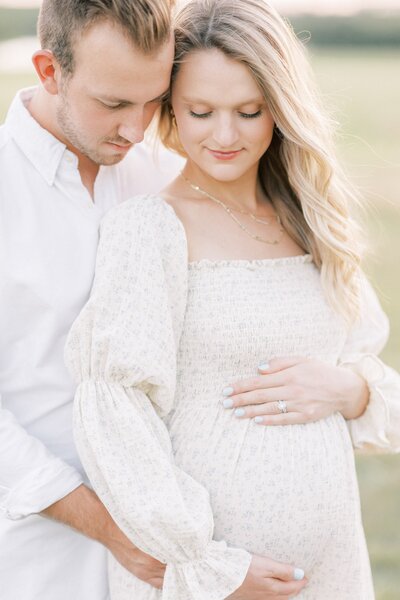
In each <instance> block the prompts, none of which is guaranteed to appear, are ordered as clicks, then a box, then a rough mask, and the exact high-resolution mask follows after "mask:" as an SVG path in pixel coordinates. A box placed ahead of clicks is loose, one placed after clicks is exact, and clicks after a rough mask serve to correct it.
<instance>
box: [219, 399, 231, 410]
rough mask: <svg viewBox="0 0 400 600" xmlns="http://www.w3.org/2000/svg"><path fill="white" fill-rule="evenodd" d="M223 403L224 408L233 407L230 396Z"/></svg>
mask: <svg viewBox="0 0 400 600" xmlns="http://www.w3.org/2000/svg"><path fill="white" fill-rule="evenodd" d="M222 405H223V407H224V408H232V406H233V400H231V399H230V398H225V400H222Z"/></svg>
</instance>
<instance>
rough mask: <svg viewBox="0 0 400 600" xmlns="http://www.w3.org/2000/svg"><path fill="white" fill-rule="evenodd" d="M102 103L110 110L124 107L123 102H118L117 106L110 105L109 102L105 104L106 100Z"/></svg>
mask: <svg viewBox="0 0 400 600" xmlns="http://www.w3.org/2000/svg"><path fill="white" fill-rule="evenodd" d="M102 105H103V106H104V107H105V108H108V110H116V109H118V108H122V107H123V104H116V105H115V106H114V105H112V106H110V105H109V104H105V103H104V102H102Z"/></svg>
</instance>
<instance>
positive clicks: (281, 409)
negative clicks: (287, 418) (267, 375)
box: [277, 400, 287, 414]
mask: <svg viewBox="0 0 400 600" xmlns="http://www.w3.org/2000/svg"><path fill="white" fill-rule="evenodd" d="M277 405H278V410H279V412H280V413H282V414H283V413H287V404H286V402H285V401H284V400H278V401H277Z"/></svg>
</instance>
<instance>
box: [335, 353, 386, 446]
mask: <svg viewBox="0 0 400 600" xmlns="http://www.w3.org/2000/svg"><path fill="white" fill-rule="evenodd" d="M340 366H342V367H346V368H348V369H351V370H352V371H354V372H355V373H357V374H358V375H360V376H361V377H363V378H364V379H365V381H366V382H367V385H368V388H369V391H370V398H369V402H368V406H367V408H366V410H365V412H364V413H363V414H362V415H361V416H360V417H358V418H357V419H351V420H349V421H347V425H348V428H349V431H350V435H351V438H352V442H353V446H354V448H356V449H359V450H362V451H364V452H369V451H374V452H377V451H378V452H379V451H381V452H385V451H386V452H388V451H390V450H395V449H393V448H391V442H390V440H389V438H388V431H389V427H390V410H389V406H388V402H387V399H386V396H385V389H384V388H385V378H386V368H385V365H384V363H383V362H382V361H381V360H380V359H379V358H378V357H377V356H375V355H373V354H365V355H362V356H352V357H348V358H346V360H345V361H344V362H342V363H341V365H340Z"/></svg>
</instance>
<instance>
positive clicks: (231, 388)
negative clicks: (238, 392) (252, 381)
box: [222, 386, 233, 396]
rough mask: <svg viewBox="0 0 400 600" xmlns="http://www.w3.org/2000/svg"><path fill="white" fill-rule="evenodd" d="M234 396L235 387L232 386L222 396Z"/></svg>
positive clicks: (226, 388)
mask: <svg viewBox="0 0 400 600" xmlns="http://www.w3.org/2000/svg"><path fill="white" fill-rule="evenodd" d="M232 394H233V387H231V386H228V387H225V388H224V389H223V390H222V395H223V396H231V395H232Z"/></svg>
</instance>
